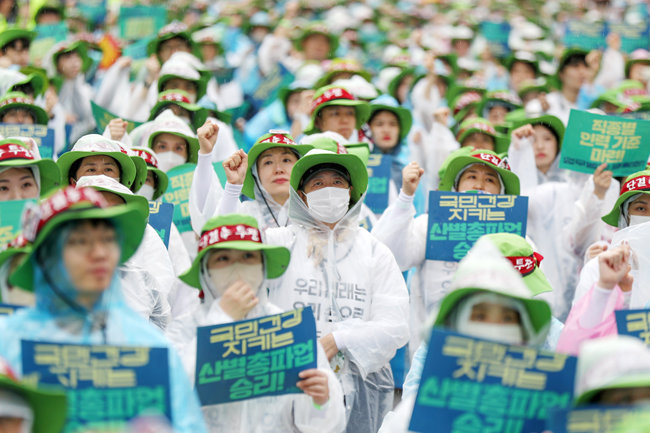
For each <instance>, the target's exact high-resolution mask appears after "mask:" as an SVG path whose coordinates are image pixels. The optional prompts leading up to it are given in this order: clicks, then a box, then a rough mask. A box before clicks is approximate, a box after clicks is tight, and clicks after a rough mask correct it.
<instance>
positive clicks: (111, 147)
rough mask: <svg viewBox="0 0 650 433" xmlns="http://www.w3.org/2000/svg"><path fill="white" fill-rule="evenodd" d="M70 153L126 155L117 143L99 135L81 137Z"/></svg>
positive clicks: (124, 150) (125, 151)
mask: <svg viewBox="0 0 650 433" xmlns="http://www.w3.org/2000/svg"><path fill="white" fill-rule="evenodd" d="M71 151H72V152H109V153H110V152H119V153H123V154H125V155H128V152H127V150H126V149H125V148H124V147H123V146H122V145H121V144H120V143H119V142H117V141H114V140H111V139H109V138H106V137H104V136H101V135H99V134H88V135H84V136H83V137H81V138H80V139H79V140H77V142H76V143H75V145H74V146H73V147H72V150H71Z"/></svg>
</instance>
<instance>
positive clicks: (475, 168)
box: [465, 163, 497, 176]
mask: <svg viewBox="0 0 650 433" xmlns="http://www.w3.org/2000/svg"><path fill="white" fill-rule="evenodd" d="M470 172H474V173H476V172H481V173H485V174H487V175H490V176H497V172H496V170H495V169H493V168H492V167H488V166H487V165H485V164H483V163H474V164H472V165H470V166H469V167H467V169H466V170H465V173H470Z"/></svg>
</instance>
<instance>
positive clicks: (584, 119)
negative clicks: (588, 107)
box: [560, 110, 650, 176]
mask: <svg viewBox="0 0 650 433" xmlns="http://www.w3.org/2000/svg"><path fill="white" fill-rule="evenodd" d="M648 140H650V121H647V120H639V119H624V118H622V117H614V116H603V115H600V114H592V113H588V112H586V111H580V110H571V114H570V116H569V124H568V126H567V129H566V133H565V134H564V141H563V142H562V152H561V153H560V168H566V169H569V170H573V171H578V172H581V173H593V172H594V170H596V168H597V167H598V166H599V165H601V164H602V163H607V169H608V170H611V171H612V172H613V173H614V176H627V175H629V174H630V173H634V172H636V171H640V170H643V169H645V166H646V163H647V161H648V155H649V154H650V147H648V146H642V145H641V144H642V143H647V142H648Z"/></svg>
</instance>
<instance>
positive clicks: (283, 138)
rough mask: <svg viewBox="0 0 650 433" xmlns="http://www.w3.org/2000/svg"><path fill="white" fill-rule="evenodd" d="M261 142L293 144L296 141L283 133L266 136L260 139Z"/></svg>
mask: <svg viewBox="0 0 650 433" xmlns="http://www.w3.org/2000/svg"><path fill="white" fill-rule="evenodd" d="M261 143H276V144H288V145H291V146H295V145H296V142H295V141H293V140H292V139H291V137H289V136H287V135H283V134H273V135H271V136H270V137H266V138H265V139H264V140H262V141H260V144H261Z"/></svg>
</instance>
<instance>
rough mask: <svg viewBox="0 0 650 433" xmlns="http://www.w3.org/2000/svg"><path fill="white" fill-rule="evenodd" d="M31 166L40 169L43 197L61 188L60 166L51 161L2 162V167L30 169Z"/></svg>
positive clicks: (18, 160)
mask: <svg viewBox="0 0 650 433" xmlns="http://www.w3.org/2000/svg"><path fill="white" fill-rule="evenodd" d="M31 166H36V167H38V172H39V175H40V177H41V179H40V181H41V192H40V196H41V197H43V196H45V195H47V194H48V193H49V192H51V191H52V190H54V189H56V188H58V187H59V185H60V183H61V173H60V172H59V166H58V165H56V162H54V161H52V160H51V159H37V160H29V159H10V160H7V161H2V162H0V167H14V168H28V167H31Z"/></svg>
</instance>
